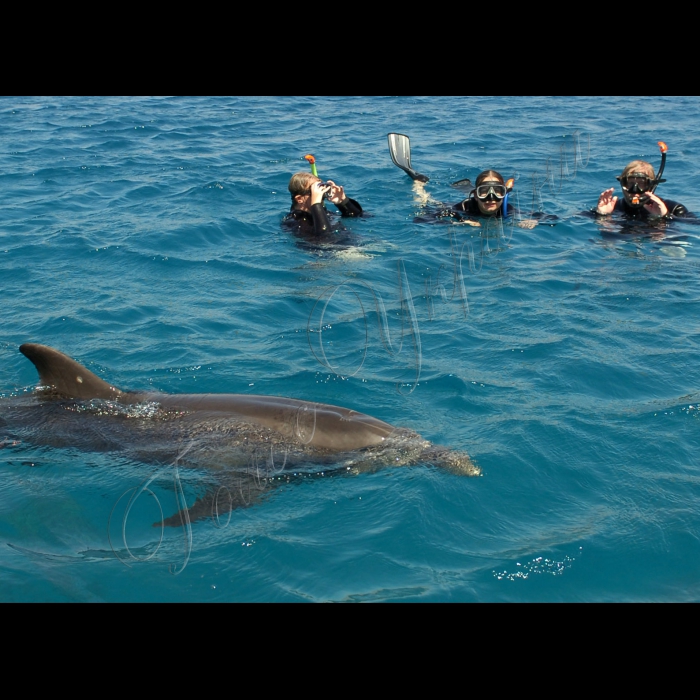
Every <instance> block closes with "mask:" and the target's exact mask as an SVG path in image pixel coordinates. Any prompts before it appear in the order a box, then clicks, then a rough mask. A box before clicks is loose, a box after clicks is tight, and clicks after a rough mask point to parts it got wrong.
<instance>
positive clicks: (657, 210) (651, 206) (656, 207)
mask: <svg viewBox="0 0 700 700" xmlns="http://www.w3.org/2000/svg"><path fill="white" fill-rule="evenodd" d="M646 198H647V201H646V202H644V208H645V209H646V210H647V211H648V212H649V213H650V214H651V215H652V216H666V214H668V207H667V206H666V205H665V204H664V203H663V200H662V199H659V198H658V197H657V196H656V195H655V194H653V193H651V192H647V193H646Z"/></svg>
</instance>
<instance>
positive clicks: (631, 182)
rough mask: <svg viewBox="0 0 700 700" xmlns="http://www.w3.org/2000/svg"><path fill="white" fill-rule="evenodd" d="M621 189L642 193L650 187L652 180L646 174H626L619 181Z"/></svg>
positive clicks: (631, 192)
mask: <svg viewBox="0 0 700 700" xmlns="http://www.w3.org/2000/svg"><path fill="white" fill-rule="evenodd" d="M620 184H621V185H622V189H623V190H625V192H629V193H630V194H633V195H634V194H643V193H644V192H647V191H649V190H650V189H651V187H652V185H653V184H654V183H653V180H652V179H651V178H650V177H648V176H647V175H628V176H627V177H626V178H624V179H623V180H621V181H620Z"/></svg>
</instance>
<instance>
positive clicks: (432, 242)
mask: <svg viewBox="0 0 700 700" xmlns="http://www.w3.org/2000/svg"><path fill="white" fill-rule="evenodd" d="M699 106H700V98H697V97H682V98H677V97H673V98H670V97H669V98H664V97H620V98H614V97H613V98H605V99H604V100H603V99H600V98H597V97H571V98H569V97H303V98H301V97H281V98H271V97H245V98H238V97H217V98H209V97H195V98H192V97H188V98H177V97H163V98H142V97H140V98H56V97H41V98H3V100H2V102H0V191H1V192H2V197H0V279H2V284H0V295H1V296H0V301H1V302H2V314H3V316H2V317H3V325H2V333H1V334H0V417H1V416H2V406H3V404H6V403H7V402H12V401H13V400H17V397H18V396H21V395H24V394H26V393H27V392H29V391H31V389H32V388H33V387H34V386H35V385H36V383H37V376H36V371H35V369H34V367H33V366H32V365H31V363H30V362H29V361H28V360H27V359H26V358H24V357H23V356H22V355H21V354H20V353H19V352H18V351H17V348H18V346H19V345H20V344H22V343H24V342H29V341H31V342H38V343H43V344H46V345H50V346H53V347H55V348H57V349H59V350H61V351H63V352H65V353H67V354H68V355H70V356H71V357H74V358H76V359H77V360H78V361H80V362H81V363H83V364H85V365H86V366H87V367H88V368H89V369H91V370H92V371H93V372H95V373H96V374H98V375H99V376H101V377H103V378H105V379H108V380H109V381H110V382H113V383H114V384H115V385H116V386H119V387H122V388H128V389H157V390H161V391H166V392H182V393H198V392H231V393H252V394H272V395H283V396H290V397H295V398H302V399H307V400H311V401H319V402H324V403H331V404H336V405H341V406H347V407H350V408H353V409H356V410H358V411H362V412H366V413H369V414H371V415H374V416H376V417H378V418H380V419H382V420H385V421H387V422H389V423H392V424H394V425H397V426H405V427H409V428H412V429H414V430H416V431H418V432H419V433H421V434H422V435H423V436H425V437H426V438H427V439H429V440H431V441H432V442H435V443H438V444H442V445H448V446H450V447H452V448H454V449H459V450H463V451H466V452H468V453H469V454H470V455H471V457H472V458H473V460H474V461H475V462H476V463H477V464H478V465H479V466H480V467H481V469H482V471H483V476H481V477H478V478H466V477H459V476H455V475H453V474H449V473H446V472H444V471H442V470H440V469H438V468H436V467H435V466H433V465H430V464H425V465H418V466H415V467H410V468H403V467H402V468H393V469H392V468H387V469H383V470H380V471H377V472H376V473H372V474H361V475H358V476H339V475H334V474H332V473H331V474H324V475H323V476H314V477H309V478H305V479H301V480H300V481H298V482H296V483H290V484H288V485H283V486H281V487H279V488H276V489H273V490H272V491H271V492H270V493H269V495H267V496H266V497H265V498H264V499H263V500H262V501H261V502H259V503H257V504H255V505H253V506H252V507H250V508H247V509H241V510H236V511H234V512H232V513H231V517H230V518H229V517H228V516H224V517H222V518H221V519H220V520H219V521H218V522H217V521H214V520H209V519H208V520H204V521H199V522H195V523H193V525H192V528H191V531H190V532H188V531H187V530H183V529H182V528H166V529H165V531H164V532H163V533H161V531H160V529H158V528H153V527H152V526H151V524H152V523H153V522H154V521H156V520H158V519H159V517H160V510H159V509H160V508H162V510H163V512H164V514H165V516H166V517H167V516H169V515H171V514H173V513H174V512H175V511H176V510H177V502H176V493H175V490H174V489H175V487H174V485H173V479H172V472H173V468H172V467H168V465H165V466H163V465H161V466H156V465H153V464H145V463H140V462H133V461H129V460H127V459H125V458H124V457H123V456H120V455H119V454H118V453H113V452H81V451H79V450H78V449H76V448H74V447H71V446H62V447H59V446H39V445H35V444H32V443H31V442H30V441H16V440H13V439H12V437H11V436H8V435H5V434H3V428H2V427H1V425H0V446H1V447H2V449H0V600H3V601H465V602H467V601H475V602H476V601H688V600H697V599H698V598H699V597H700V584H699V580H700V542H699V539H700V522H699V519H698V508H699V506H700V468H699V465H698V458H697V451H698V439H697V436H698V429H699V427H700V424H699V423H698V415H699V412H698V403H700V371H699V370H698V368H697V362H696V361H695V358H696V356H697V352H698V346H699V340H700V331H699V327H698V321H697V318H698V298H699V296H700V295H699V291H700V290H699V286H700V283H699V282H698V277H699V275H698V272H699V260H700V255H699V253H698V234H699V233H700V228H698V227H695V226H693V225H691V224H689V223H687V222H682V221H675V222H673V223H672V224H671V225H669V226H668V227H666V228H664V229H658V228H656V229H654V228H650V227H647V226H641V227H636V228H635V229H632V230H629V229H628V230H626V231H621V230H620V228H619V227H617V226H616V225H614V224H613V225H612V226H607V227H604V226H603V225H602V224H600V223H599V222H596V221H595V220H594V219H592V218H588V217H586V216H582V215H581V212H582V211H584V210H587V209H590V208H592V207H593V206H594V204H595V202H596V201H597V197H598V195H599V194H600V192H601V191H602V190H604V189H606V188H608V187H612V186H616V185H617V182H616V181H615V179H614V178H615V175H617V174H619V172H620V171H621V170H622V168H623V167H624V165H625V164H626V163H627V162H629V161H630V160H633V159H636V158H641V159H645V160H649V161H650V162H652V163H653V164H654V165H655V166H657V165H658V163H659V151H658V147H657V141H659V140H663V141H665V142H666V143H667V144H668V146H669V155H668V164H667V167H666V171H665V174H664V175H665V177H666V179H667V182H666V183H663V184H662V185H660V186H659V190H658V193H659V194H660V195H661V196H663V197H666V198H670V199H675V200H679V201H681V202H682V203H684V204H685V205H686V206H687V207H688V209H690V210H691V211H695V212H699V213H700V194H699V191H698V184H699V183H700V172H699V170H698V165H697V164H698V162H700V159H699V157H698V156H699V155H700V153H699V152H700V127H699V126H698V120H697V113H698V107H699ZM391 131H396V132H401V133H405V134H408V135H410V137H411V143H412V155H413V166H414V168H416V169H417V170H419V171H420V172H423V173H425V174H427V175H429V176H430V178H431V179H430V182H429V183H428V184H427V186H426V190H427V192H429V193H430V195H431V196H432V197H434V198H435V199H436V200H439V201H442V202H457V201H459V200H460V199H461V198H462V197H463V195H462V194H461V193H460V192H459V191H457V190H455V189H454V188H452V187H451V186H450V183H452V182H453V181H455V180H458V179H461V178H466V177H470V178H472V180H473V179H474V177H475V176H476V175H477V174H478V173H479V172H480V171H481V170H483V169H485V168H495V169H496V170H498V171H500V172H501V173H502V174H503V175H504V176H505V177H514V178H516V187H515V194H516V195H517V197H514V201H515V203H517V206H518V208H519V209H520V210H521V211H522V212H527V211H529V210H530V209H533V208H535V209H539V208H542V209H543V210H544V211H546V212H547V213H548V214H553V215H556V216H557V217H558V219H557V221H556V225H554V226H549V225H540V226H537V227H536V228H534V229H532V230H526V229H522V228H519V227H509V226H508V227H505V228H501V229H498V228H495V227H482V228H474V227H469V226H460V225H450V224H441V225H430V224H416V223H414V222H413V219H414V217H415V215H416V213H417V212H418V211H419V204H418V203H417V200H416V193H415V192H414V189H413V187H412V183H411V181H410V180H409V178H408V177H407V176H406V175H405V174H404V173H402V172H401V171H400V170H398V169H397V168H396V167H395V166H394V165H393V164H392V162H391V160H390V157H389V152H388V148H387V141H386V135H387V133H388V132H391ZM307 153H313V154H314V155H315V157H316V159H317V163H318V168H319V174H320V175H321V177H323V178H324V179H325V178H330V179H333V180H335V181H336V182H339V183H341V184H343V185H344V186H345V188H346V190H347V193H348V194H349V195H350V196H351V197H354V198H355V199H357V200H359V201H360V202H361V204H362V205H363V207H364V209H365V210H366V211H367V212H368V213H369V214H371V216H368V217H366V218H362V219H356V220H351V221H349V222H346V223H347V226H348V228H349V229H350V230H351V232H352V233H353V235H354V236H355V238H356V240H355V243H356V245H354V246H351V247H336V248H334V247H325V248H324V247H319V248H318V249H314V248H308V247H306V246H304V245H301V244H300V242H299V241H298V240H296V239H295V238H294V237H293V236H291V235H290V234H289V233H287V232H285V231H283V230H282V229H281V227H280V222H281V219H282V217H283V216H284V214H285V212H286V211H287V210H288V209H289V194H288V192H287V189H286V188H287V182H288V180H289V177H290V175H291V174H292V173H294V172H296V171H298V170H306V169H307V168H308V165H307V163H306V162H305V161H304V160H303V156H304V155H305V154H307ZM330 208H331V209H332V207H330ZM379 300H380V301H379ZM378 309H379V312H380V313H377V310H378ZM382 309H383V310H384V313H381V312H382ZM383 327H386V329H387V330H388V333H382V332H380V328H383ZM125 440H128V430H126V429H125ZM180 478H181V483H182V488H183V489H184V494H185V498H186V499H187V500H188V503H191V502H192V500H193V498H194V495H195V494H196V492H197V488H198V483H199V482H201V480H202V479H203V478H204V475H202V474H200V473H198V471H197V470H190V471H187V472H186V471H184V470H182V471H181V473H180ZM138 489H141V492H139V491H138ZM137 493H141V496H140V497H139V498H138V499H135V500H133V499H132V500H133V503H131V510H129V511H128V513H129V515H128V518H127V517H126V513H127V510H128V509H129V503H130V499H131V498H132V496H134V495H135V494H137Z"/></svg>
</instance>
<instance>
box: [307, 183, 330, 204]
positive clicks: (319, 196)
mask: <svg viewBox="0 0 700 700" xmlns="http://www.w3.org/2000/svg"><path fill="white" fill-rule="evenodd" d="M327 189H328V186H327V185H326V183H325V182H321V181H320V180H316V182H314V183H312V185H311V205H312V206H313V205H314V204H320V203H321V202H322V201H323V195H324V194H325V193H326V190H327Z"/></svg>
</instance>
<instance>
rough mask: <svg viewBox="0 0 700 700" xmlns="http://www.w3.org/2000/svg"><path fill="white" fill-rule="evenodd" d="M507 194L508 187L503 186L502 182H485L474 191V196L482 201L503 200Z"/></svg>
mask: <svg viewBox="0 0 700 700" xmlns="http://www.w3.org/2000/svg"><path fill="white" fill-rule="evenodd" d="M507 192H508V190H507V189H506V186H505V185H502V184H501V183H500V182H485V183H483V184H481V185H479V186H478V187H477V188H476V189H475V190H474V194H475V195H476V196H477V198H478V199H482V200H484V199H491V200H494V199H503V198H504V197H505V196H506V193H507Z"/></svg>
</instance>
